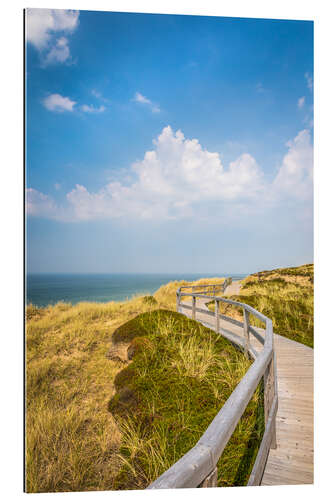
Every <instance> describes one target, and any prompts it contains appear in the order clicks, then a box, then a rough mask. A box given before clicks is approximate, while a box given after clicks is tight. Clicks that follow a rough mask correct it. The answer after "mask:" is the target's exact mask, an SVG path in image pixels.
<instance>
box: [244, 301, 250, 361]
mask: <svg viewBox="0 0 333 500" xmlns="http://www.w3.org/2000/svg"><path fill="white" fill-rule="evenodd" d="M243 317H244V351H245V354H246V356H247V357H249V347H250V333H249V326H250V322H249V312H248V311H247V310H246V309H245V307H244V308H243Z"/></svg>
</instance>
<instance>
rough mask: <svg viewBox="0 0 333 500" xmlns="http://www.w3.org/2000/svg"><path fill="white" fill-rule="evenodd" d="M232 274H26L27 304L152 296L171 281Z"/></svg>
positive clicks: (237, 277)
mask: <svg viewBox="0 0 333 500" xmlns="http://www.w3.org/2000/svg"><path fill="white" fill-rule="evenodd" d="M219 276H221V277H226V278H227V277H231V278H233V279H234V280H237V279H238V280H239V279H243V278H245V277H246V276H248V275H247V274H230V273H218V274H217V273H213V274H212V273H200V274H199V273H28V274H27V277H26V303H27V304H34V305H36V306H37V307H45V306H47V305H53V304H56V303H57V302H60V301H63V302H69V303H71V304H77V303H78V302H83V301H88V302H110V301H116V302H122V301H125V300H128V299H131V298H132V297H134V296H135V295H153V294H154V293H155V292H156V291H157V290H158V289H159V288H160V287H161V286H162V285H165V284H166V283H169V282H170V281H181V280H185V281H196V280H198V279H200V278H215V277H219Z"/></svg>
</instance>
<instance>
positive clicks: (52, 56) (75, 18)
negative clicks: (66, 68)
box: [26, 9, 79, 64]
mask: <svg viewBox="0 0 333 500" xmlns="http://www.w3.org/2000/svg"><path fill="white" fill-rule="evenodd" d="M78 24H79V12H78V11H74V10H61V9H27V15H26V40H27V42H28V43H31V44H32V45H33V46H34V47H35V48H36V49H37V50H38V51H39V53H40V55H41V58H42V60H43V63H44V64H50V63H57V62H61V63H62V62H65V61H67V60H68V59H69V58H70V50H69V47H68V40H67V38H65V37H64V36H61V37H60V38H57V36H58V34H60V33H62V34H70V33H73V31H75V29H76V28H77V26H78Z"/></svg>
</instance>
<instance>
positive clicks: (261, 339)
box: [249, 325, 265, 344]
mask: <svg viewBox="0 0 333 500" xmlns="http://www.w3.org/2000/svg"><path fill="white" fill-rule="evenodd" d="M249 332H250V333H252V335H253V336H254V337H255V338H256V339H257V340H259V342H260V343H261V344H264V343H265V338H264V337H263V336H262V335H261V334H260V333H259V332H258V331H257V330H256V329H255V328H254V327H253V326H251V325H250V326H249Z"/></svg>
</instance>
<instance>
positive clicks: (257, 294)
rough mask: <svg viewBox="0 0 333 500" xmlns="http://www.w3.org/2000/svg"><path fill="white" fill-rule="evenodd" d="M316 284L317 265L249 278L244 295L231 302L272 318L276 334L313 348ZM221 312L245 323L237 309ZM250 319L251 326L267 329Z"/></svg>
mask: <svg viewBox="0 0 333 500" xmlns="http://www.w3.org/2000/svg"><path fill="white" fill-rule="evenodd" d="M313 281H314V272H313V264H307V265H304V266H299V267H289V268H283V269H273V270H272V271H262V272H260V273H256V274H252V275H250V276H248V277H247V278H245V279H244V280H243V281H242V288H241V290H240V294H239V295H234V296H231V297H228V298H231V299H234V300H239V301H240V302H245V303H246V304H249V305H250V306H252V307H254V308H255V309H257V310H258V311H260V312H262V313H263V314H265V316H268V317H269V318H271V320H272V321H273V328H274V332H275V333H278V334H279V335H283V336H284V337H288V338H290V339H292V340H295V341H296V342H301V343H302V344H305V345H307V346H309V347H313ZM210 308H214V306H213V305H211V306H210ZM220 311H221V312H222V313H223V314H227V315H229V316H232V317H235V318H236V319H239V320H241V321H242V318H243V316H242V311H241V310H237V309H236V308H235V307H233V306H227V305H225V304H221V306H220ZM250 316H251V317H250V322H251V324H253V325H255V326H259V327H262V326H264V325H263V324H262V323H261V322H260V321H259V320H257V319H256V318H255V317H253V316H252V315H250Z"/></svg>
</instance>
